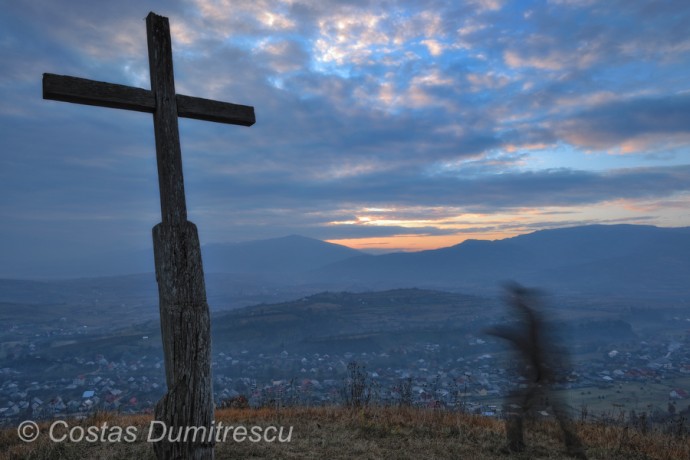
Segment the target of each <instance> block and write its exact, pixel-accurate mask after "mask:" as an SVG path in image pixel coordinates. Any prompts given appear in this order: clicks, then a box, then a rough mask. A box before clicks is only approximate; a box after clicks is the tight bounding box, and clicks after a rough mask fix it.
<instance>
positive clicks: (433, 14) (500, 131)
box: [0, 0, 690, 274]
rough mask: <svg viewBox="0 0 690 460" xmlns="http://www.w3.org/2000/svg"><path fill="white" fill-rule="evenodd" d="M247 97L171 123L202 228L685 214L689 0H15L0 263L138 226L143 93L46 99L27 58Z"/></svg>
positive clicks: (387, 244)
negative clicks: (233, 119) (153, 32)
mask: <svg viewBox="0 0 690 460" xmlns="http://www.w3.org/2000/svg"><path fill="white" fill-rule="evenodd" d="M149 11H154V12H156V13H158V14H161V15H163V16H167V17H169V18H170V23H171V29H172V42H173V53H174V63H175V77H176V86H177V91H178V92H179V93H182V94H187V95H192V96H199V97H206V98H212V99H219V100H223V101H229V102H235V103H241V104H247V105H253V106H254V107H255V110H256V116H257V123H256V125H254V126H253V127H251V128H245V127H239V126H231V125H222V124H216V123H209V122H202V121H197V120H185V119H182V120H181V121H180V130H181V133H180V136H181V142H182V156H183V162H184V173H185V181H186V189H187V202H188V207H189V216H190V220H192V221H194V222H195V223H196V224H197V225H198V226H199V231H200V237H201V241H202V244H206V243H216V242H230V241H243V240H251V239H258V238H269V237H278V236H284V235H288V234H301V235H305V236H310V237H315V238H320V239H326V240H330V241H334V242H340V243H344V244H348V245H350V246H352V247H357V248H364V249H368V250H379V251H380V250H387V251H390V250H418V249H426V248H433V247H441V246H449V245H452V244H457V243H459V242H461V241H463V240H465V239H467V238H481V239H497V238H504V237H507V236H513V235H516V234H521V233H527V232H530V231H533V230H536V229H542V228H554V227H560V226H571V225H578V224H587V223H644V224H653V225H658V226H688V225H690V79H689V77H688V75H689V74H690V3H688V2H687V1H663V0H661V1H635V0H620V1H617V0H608V1H601V2H597V1H591V0H548V1H519V2H517V1H513V2H511V1H502V0H474V1H466V2H459V1H435V0H429V1H421V0H407V1H405V0H403V1H392V0H391V1H366V0H357V1H351V2H345V1H334V0H318V1H312V0H304V1H301V0H284V1H263V0H251V1H243V0H242V1H240V0H217V1H216V0H189V1H145V0H134V1H129V0H126V1H125V0H122V1H117V2H94V1H90V0H63V1H55V0H24V1H9V0H8V1H2V10H1V12H0V58H2V63H3V65H2V70H1V71H0V101H1V102H0V140H1V141H2V143H1V145H2V149H1V154H0V188H1V190H0V196H2V199H1V200H0V253H2V254H3V259H4V260H3V263H2V265H3V268H4V270H3V271H4V273H5V274H7V273H8V272H11V270H12V269H11V268H7V267H12V266H14V265H17V266H19V265H22V264H24V265H25V264H31V265H40V264H41V263H44V262H45V261H47V260H49V259H50V260H55V259H56V258H60V257H69V256H70V255H74V254H79V253H94V254H96V253H100V252H107V251H109V250H123V249H130V248H145V247H148V246H150V229H151V227H152V226H153V225H155V224H156V223H157V222H158V221H159V220H160V208H159V201H158V200H159V198H158V184H157V179H156V174H157V173H156V164H155V149H154V142H153V125H152V120H151V115H148V114H143V113H138V112H128V111H123V110H114V109H105V108H99V107H88V106H80V105H74V104H67V103H63V102H55V101H45V100H43V99H42V98H41V75H42V73H44V72H50V73H56V74H63V75H73V76H80V77H84V78H90V79H94V80H100V81H108V82H113V83H120V84H126V85H131V86H137V87H142V88H149V77H148V58H147V48H146V28H145V22H144V18H145V16H146V15H147V14H148V12H149Z"/></svg>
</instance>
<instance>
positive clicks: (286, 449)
mask: <svg viewBox="0 0 690 460" xmlns="http://www.w3.org/2000/svg"><path fill="white" fill-rule="evenodd" d="M150 422H151V417H150V416H147V415H136V416H120V415H117V414H112V413H97V414H95V415H94V416H92V417H91V418H89V419H86V420H82V421H76V420H71V421H68V422H67V423H68V424H69V427H70V429H73V427H75V426H81V427H89V426H97V427H101V430H102V431H103V427H104V426H105V427H108V429H110V430H112V427H115V426H117V427H122V428H123V429H124V428H125V427H130V426H132V427H136V431H137V433H138V434H139V435H138V437H137V438H136V440H135V441H134V442H107V441H104V442H101V441H97V442H80V443H75V442H67V441H66V442H60V443H56V442H53V441H51V440H50V439H49V438H48V435H47V434H46V433H47V431H48V430H49V425H50V422H44V423H42V424H41V433H42V434H41V435H40V437H39V439H38V440H36V441H35V442H33V443H24V442H22V441H20V440H19V439H18V436H17V432H16V430H15V429H6V430H4V431H2V432H0V452H1V453H0V459H49V458H50V459H52V458H61V459H84V458H87V459H88V458H93V459H96V458H98V459H128V460H129V459H132V458H137V459H153V458H154V456H153V452H152V447H151V443H148V442H146V433H147V432H148V428H149V426H150ZM220 424H222V425H223V426H225V427H227V426H234V427H237V426H240V425H242V426H245V427H247V428H250V427H252V426H260V427H262V428H266V427H268V426H276V427H283V429H284V433H283V436H282V438H281V439H283V440H285V439H286V438H287V437H288V436H287V435H288V429H289V427H293V431H292V434H291V436H290V441H289V442H279V441H278V440H275V441H274V442H266V441H265V440H263V439H262V440H261V441H259V442H252V441H250V440H249V438H248V439H245V440H244V441H241V442H235V441H234V440H233V438H232V436H233V435H232V434H231V435H230V436H228V437H227V438H226V440H225V442H219V443H218V444H217V445H216V458H218V459H230V458H233V459H234V458H255V459H294V458H300V459H324V458H329V459H350V458H363V459H419V458H441V459H443V458H455V459H457V458H472V459H475V460H481V459H496V458H498V459H500V458H520V459H525V460H526V459H532V458H537V459H566V458H570V457H568V456H567V455H566V453H565V451H564V447H563V445H562V443H561V442H560V439H559V438H560V432H559V429H558V426H557V425H556V424H555V423H554V422H550V421H540V422H532V423H529V424H527V429H526V442H527V444H528V449H527V451H526V452H524V453H523V454H520V455H513V456H510V455H508V454H506V453H504V452H503V451H502V448H503V447H504V425H503V422H502V421H500V420H497V419H493V418H487V417H480V416H474V415H467V414H460V413H452V412H446V411H438V410H432V409H416V408H363V409H348V408H340V407H321V408H304V407H303V408H289V409H280V410H276V409H224V410H219V411H217V412H216V426H220ZM78 431H79V428H77V431H76V432H78ZM577 431H578V433H579V434H580V436H581V438H582V440H583V441H584V443H585V445H586V448H587V454H588V456H589V458H591V459H687V458H689V456H690V443H689V440H688V438H687V434H684V435H679V434H678V433H673V432H671V433H668V434H663V433H660V432H648V433H642V432H638V431H636V430H635V429H634V428H632V427H626V426H614V425H613V424H611V423H608V424H604V423H578V424H577ZM55 433H57V434H58V435H60V436H64V435H66V433H67V431H66V430H62V431H59V432H58V431H57V430H56V432H55ZM231 433H232V432H231Z"/></svg>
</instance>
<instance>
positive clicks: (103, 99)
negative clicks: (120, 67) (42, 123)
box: [43, 73, 156, 113]
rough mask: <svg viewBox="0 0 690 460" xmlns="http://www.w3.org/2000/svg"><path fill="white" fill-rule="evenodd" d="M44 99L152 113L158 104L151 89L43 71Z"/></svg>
mask: <svg viewBox="0 0 690 460" xmlns="http://www.w3.org/2000/svg"><path fill="white" fill-rule="evenodd" d="M43 99H52V100H55V101H63V102H72V103H75V104H85V105H95V106H99V107H110V108H113V109H125V110H136V111H138V112H148V113H153V111H154V109H155V108H156V100H155V99H154V97H153V94H152V93H151V91H149V90H146V89H141V88H133V87H131V86H125V85H116V84H113V83H104V82H101V81H94V80H87V79H86V78H77V77H68V76H65V75H55V74H52V73H44V74H43Z"/></svg>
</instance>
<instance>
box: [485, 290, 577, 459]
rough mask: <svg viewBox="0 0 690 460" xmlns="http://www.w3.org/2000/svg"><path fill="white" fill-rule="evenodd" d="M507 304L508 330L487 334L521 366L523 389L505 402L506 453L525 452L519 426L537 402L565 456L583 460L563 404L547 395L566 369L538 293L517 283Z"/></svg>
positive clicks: (493, 329)
mask: <svg viewBox="0 0 690 460" xmlns="http://www.w3.org/2000/svg"><path fill="white" fill-rule="evenodd" d="M506 291H507V292H506V294H507V299H506V300H507V303H508V305H509V306H510V309H511V313H512V314H513V315H514V316H515V323H513V324H512V325H511V326H495V327H492V328H490V329H488V330H487V331H486V332H487V334H490V335H493V336H496V337H500V338H502V339H505V340H507V341H509V342H510V343H511V344H512V346H513V348H514V350H515V351H516V352H517V355H518V356H519V358H520V360H521V361H522V362H521V366H520V368H521V372H522V377H524V383H525V384H526V386H525V387H524V388H519V387H517V388H515V389H514V390H513V391H512V392H511V393H510V394H509V395H508V396H507V398H506V402H505V407H504V411H505V413H506V415H507V418H506V436H507V441H508V446H507V449H508V450H509V451H511V452H522V451H524V450H525V441H524V434H523V422H524V419H525V416H526V415H527V413H528V412H530V410H532V409H534V408H535V405H536V403H537V402H538V400H539V399H540V397H541V398H543V401H545V402H548V404H549V405H550V406H551V408H552V412H553V415H554V416H555V417H556V419H557V420H558V423H559V425H560V427H561V429H562V430H563V434H564V437H565V445H566V448H567V450H568V453H569V454H570V455H572V456H574V457H576V458H580V459H586V458H587V456H586V454H585V451H584V448H583V446H582V442H581V441H580V439H579V438H578V436H577V434H575V431H574V430H573V427H572V424H571V422H570V418H569V416H568V411H567V407H566V405H565V403H564V402H563V401H562V400H561V398H560V397H559V396H558V395H557V394H556V393H555V392H552V391H550V390H551V385H552V384H553V383H554V382H556V381H557V378H558V377H559V375H558V374H559V373H558V371H559V369H563V368H568V367H569V365H568V360H567V357H566V355H565V353H563V351H562V350H558V349H557V348H556V343H555V341H554V340H553V339H552V337H549V335H552V334H549V333H548V332H549V331H548V330H547V329H546V328H545V326H544V321H543V318H542V317H541V314H540V313H539V311H538V309H537V304H538V297H539V293H538V291H536V290H534V289H527V288H525V287H523V286H521V285H519V284H517V283H512V284H509V285H507V286H506Z"/></svg>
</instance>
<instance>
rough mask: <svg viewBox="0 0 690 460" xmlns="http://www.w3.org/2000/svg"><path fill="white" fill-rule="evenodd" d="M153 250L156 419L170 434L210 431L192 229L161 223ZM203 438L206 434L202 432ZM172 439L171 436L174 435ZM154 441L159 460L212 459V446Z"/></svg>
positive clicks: (204, 331)
mask: <svg viewBox="0 0 690 460" xmlns="http://www.w3.org/2000/svg"><path fill="white" fill-rule="evenodd" d="M153 249H154V258H155V262H156V280H157V281H158V296H159V307H160V315H161V335H162V337H163V353H164V356H165V380H166V383H167V386H168V391H167V393H166V394H165V395H164V396H163V398H162V399H161V400H160V401H159V402H158V403H157V404H156V409H155V419H156V420H159V421H161V422H163V423H164V424H165V426H166V427H167V429H168V432H170V430H172V432H173V433H178V432H179V430H180V429H182V430H184V429H185V427H190V426H191V427H206V428H207V430H209V431H210V430H211V427H212V426H213V423H212V422H213V417H214V411H213V390H212V379H211V334H210V331H211V320H210V316H209V309H208V304H207V303H206V287H205V285H204V271H203V268H202V260H201V247H200V245H199V236H198V233H197V229H196V226H195V225H194V224H193V223H191V222H184V223H183V224H180V225H172V224H170V223H165V222H163V223H160V224H158V225H156V226H155V227H154V228H153ZM207 433H208V431H207ZM173 437H174V435H173ZM191 441H193V439H191V438H189V439H188V442H172V443H171V442H167V441H159V442H156V443H155V444H154V451H155V452H156V457H157V458H159V459H212V458H213V447H214V443H213V442H212V440H211V442H208V438H206V439H204V438H197V439H196V440H195V441H196V442H191Z"/></svg>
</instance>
